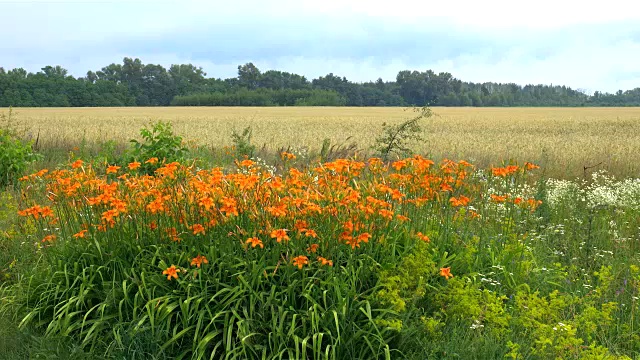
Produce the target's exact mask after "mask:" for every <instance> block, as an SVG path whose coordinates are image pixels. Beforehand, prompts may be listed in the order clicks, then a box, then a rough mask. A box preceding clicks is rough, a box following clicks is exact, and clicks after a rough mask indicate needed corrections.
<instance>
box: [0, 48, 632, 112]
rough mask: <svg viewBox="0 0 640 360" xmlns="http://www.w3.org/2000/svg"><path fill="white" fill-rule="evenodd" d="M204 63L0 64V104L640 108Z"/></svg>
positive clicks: (533, 89)
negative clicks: (213, 74)
mask: <svg viewBox="0 0 640 360" xmlns="http://www.w3.org/2000/svg"><path fill="white" fill-rule="evenodd" d="M206 75H207V74H206V73H205V72H204V71H203V70H202V68H199V67H196V66H194V65H192V64H173V65H171V66H170V68H169V69H166V68H164V67H163V66H161V65H156V64H144V63H143V62H142V60H140V59H132V58H128V57H125V58H124V59H122V63H120V64H116V63H112V64H109V65H107V66H105V67H103V68H102V69H100V70H98V71H88V72H87V74H86V76H84V77H79V78H75V77H73V76H70V75H69V74H68V72H67V70H66V69H64V68H62V67H60V66H45V67H43V68H42V69H41V71H38V72H36V73H29V72H27V71H26V70H25V69H22V68H16V69H10V70H8V71H5V70H4V69H2V68H0V94H2V96H1V97H0V107H7V106H20V107H27V106H37V107H40V106H42V107H46V106H58V107H62V106H83V107H85V106H167V105H170V104H171V105H176V106H294V105H300V106H343V105H346V106H406V105H412V106H425V105H429V106H639V105H640V102H639V100H638V99H639V95H640V88H635V89H633V90H627V91H622V90H620V91H618V92H616V93H613V94H611V93H602V92H599V91H596V92H595V93H594V94H593V95H588V94H585V93H583V92H581V91H579V90H574V89H571V88H569V87H566V86H558V85H555V86H554V85H551V86H549V85H526V86H521V85H517V84H513V83H508V84H504V83H495V82H493V83H491V82H490V83H472V82H465V81H462V80H460V79H456V78H455V77H453V75H452V74H450V73H448V72H441V73H435V72H434V71H432V70H426V71H410V70H402V71H399V72H398V74H397V76H396V78H395V79H394V81H383V80H382V79H380V78H379V79H377V80H375V81H367V82H364V83H357V82H353V81H349V80H348V79H347V78H346V77H344V76H338V75H335V74H333V73H329V74H327V75H325V76H319V77H318V78H316V79H313V80H311V81H309V80H308V79H307V78H306V77H304V76H302V75H298V74H292V73H288V72H283V71H277V70H267V71H264V72H263V71H260V69H258V68H257V67H256V66H255V65H254V64H253V63H247V64H244V65H239V66H238V75H237V76H236V77H232V78H228V79H218V78H206Z"/></svg>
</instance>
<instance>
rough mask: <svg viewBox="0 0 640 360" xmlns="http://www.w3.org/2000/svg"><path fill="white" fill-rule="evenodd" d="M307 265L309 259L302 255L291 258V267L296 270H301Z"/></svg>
mask: <svg viewBox="0 0 640 360" xmlns="http://www.w3.org/2000/svg"><path fill="white" fill-rule="evenodd" d="M308 263H309V258H308V257H306V256H304V255H300V256H296V257H294V258H293V265H294V266H297V267H298V269H302V267H303V266H304V265H306V264H308Z"/></svg>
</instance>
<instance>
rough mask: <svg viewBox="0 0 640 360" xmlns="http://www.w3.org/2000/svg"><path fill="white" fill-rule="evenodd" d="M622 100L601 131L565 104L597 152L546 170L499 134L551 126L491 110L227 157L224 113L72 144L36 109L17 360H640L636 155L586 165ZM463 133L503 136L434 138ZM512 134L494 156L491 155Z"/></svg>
mask: <svg viewBox="0 0 640 360" xmlns="http://www.w3.org/2000/svg"><path fill="white" fill-rule="evenodd" d="M608 110H610V111H612V113H613V114H617V115H613V116H612V115H608V117H606V118H603V120H602V121H601V122H600V123H598V124H588V125H589V126H587V124H586V123H587V122H588V121H587V119H588V115H586V113H584V112H583V111H587V110H581V109H562V110H553V111H558V112H561V114H558V113H555V114H551V115H549V118H552V119H556V120H553V121H556V122H558V123H559V125H558V127H554V126H552V125H551V124H552V123H553V121H551V120H549V121H551V122H549V123H547V130H546V131H547V133H548V134H555V135H554V136H560V135H559V134H560V133H561V132H562V131H566V132H567V134H566V136H567V138H574V139H579V138H581V139H589V140H585V141H591V142H593V144H594V145H593V146H590V147H585V149H584V151H585V155H584V157H580V156H579V155H577V154H579V152H578V150H576V149H574V150H573V151H574V152H573V153H571V154H566V153H562V149H564V146H568V145H566V144H564V143H559V142H556V144H557V148H555V151H556V152H554V151H553V148H550V150H548V151H550V153H547V155H545V156H546V157H540V158H537V159H526V155H531V157H533V158H535V157H536V154H538V153H537V152H535V151H538V150H539V149H538V148H537V147H536V146H535V144H532V143H531V142H529V143H526V142H525V143H523V144H521V145H520V147H517V148H515V149H514V150H513V152H510V153H509V154H511V155H505V154H503V153H500V152H499V150H498V149H500V147H501V146H504V144H502V143H499V141H497V140H495V139H498V138H500V137H502V139H507V138H512V139H517V138H518V137H520V139H527V136H533V135H531V133H527V132H518V131H514V128H515V127H517V126H520V128H519V129H523V128H529V129H533V128H537V127H538V126H541V125H539V124H538V125H536V124H535V123H534V124H530V125H527V123H526V122H521V121H519V120H515V121H514V124H515V125H513V127H508V126H506V125H505V126H504V127H503V128H502V129H499V128H498V127H494V128H487V127H483V128H481V126H480V125H479V124H482V123H483V121H488V120H483V119H485V118H483V116H488V115H487V113H483V112H482V111H480V112H478V113H477V114H476V113H474V112H475V111H478V109H473V110H471V109H469V110H466V111H467V112H468V113H467V115H466V116H467V117H468V118H470V120H468V122H466V123H465V122H461V123H457V124H454V123H452V122H454V121H453V120H451V119H454V116H455V111H462V110H456V109H452V110H450V113H449V114H448V115H447V116H450V118H449V119H450V120H448V121H447V122H444V121H443V120H442V118H444V117H445V115H440V116H441V117H438V116H432V114H431V113H425V112H422V113H421V115H419V116H417V117H415V118H414V119H418V120H419V122H417V121H415V122H411V121H404V122H402V121H403V120H404V119H407V117H411V116H413V115H411V114H407V113H406V112H399V113H398V115H397V116H398V117H397V118H394V117H389V118H388V119H387V126H386V127H382V126H381V122H380V127H375V126H370V127H368V128H365V127H364V126H354V129H355V130H354V135H353V136H354V139H356V140H358V139H362V140H361V142H360V145H358V146H352V145H350V142H348V141H346V137H345V139H338V141H337V142H335V141H328V142H327V141H324V142H322V139H323V138H325V136H326V135H325V133H323V131H328V130H326V129H320V128H318V127H317V126H316V128H317V129H318V131H319V133H318V134H317V135H316V136H315V137H314V139H315V140H316V141H318V139H320V142H316V143H306V141H307V140H305V139H306V138H305V136H310V135H308V134H309V133H308V132H306V133H305V132H304V131H302V130H299V131H300V134H301V135H300V136H299V138H296V137H295V135H294V131H293V130H291V131H292V132H291V133H290V134H292V135H288V134H289V133H287V131H289V130H286V129H287V128H286V127H283V128H278V127H275V126H274V127H269V128H268V129H266V128H264V129H263V128H258V126H257V125H256V126H251V125H252V124H254V123H251V124H247V123H246V122H241V123H239V124H238V126H237V127H235V126H234V127H230V128H229V127H227V128H225V129H226V130H225V131H226V133H225V134H223V135H224V138H225V140H224V141H225V142H224V143H223V142H222V141H221V142H220V145H218V146H217V147H216V148H214V147H213V144H214V143H212V141H215V140H214V138H206V134H207V130H206V126H205V125H206V121H205V120H204V117H203V118H202V119H201V120H197V119H196V118H195V117H194V118H193V119H192V121H193V123H188V122H187V121H186V120H185V119H182V120H176V119H174V118H172V116H171V115H170V114H172V113H171V111H172V110H166V109H163V111H168V113H167V114H168V115H167V118H168V119H169V120H170V121H171V123H169V122H157V123H155V124H151V125H146V126H145V125H144V124H143V125H142V128H141V129H140V128H139V129H138V131H139V132H138V133H136V134H129V133H126V132H124V133H123V132H120V133H117V132H116V131H113V132H108V133H111V134H112V135H113V136H114V137H117V136H121V137H122V138H117V141H116V142H114V143H108V142H106V140H105V139H92V140H89V139H88V135H87V134H88V133H85V135H84V136H85V137H84V138H81V137H76V138H74V141H77V142H72V143H70V144H66V145H65V144H64V141H66V140H64V139H63V140H56V137H55V136H53V135H52V134H48V135H46V134H45V132H44V131H43V130H42V128H41V130H40V137H39V138H38V141H39V146H40V148H38V147H36V145H35V138H33V141H32V142H31V143H29V142H27V141H26V140H25V139H29V138H30V135H29V131H31V132H32V133H33V132H34V131H35V133H36V134H37V131H36V130H34V127H33V124H34V121H36V120H34V118H33V117H32V118H29V111H32V110H20V112H21V113H22V115H23V116H24V119H30V120H25V121H27V122H29V121H31V123H30V124H29V125H30V126H27V127H26V128H29V130H25V131H16V130H11V129H4V130H3V132H1V133H0V135H2V136H3V137H2V139H3V140H2V142H1V143H0V144H2V146H3V148H2V149H3V150H4V152H3V154H8V153H9V150H11V153H12V154H13V155H12V156H11V157H5V158H3V157H1V156H0V166H4V168H3V169H5V170H4V171H5V177H4V180H3V181H4V182H3V183H2V185H3V190H2V191H1V192H0V299H1V300H0V322H2V326H0V336H1V337H2V339H3V341H2V342H0V357H1V358H7V359H40V358H42V359H505V358H506V359H634V358H637V357H638V356H640V331H639V329H640V321H639V320H638V319H637V318H638V314H636V309H638V306H639V305H640V301H639V300H640V294H639V293H640V256H639V255H638V250H640V245H639V244H640V216H639V215H640V179H639V178H638V176H637V174H635V176H634V173H633V171H634V170H633V169H637V168H636V167H635V166H636V165H634V164H633V161H632V158H631V155H630V153H629V154H628V155H626V156H628V157H622V158H624V159H625V160H624V161H628V163H623V160H621V159H622V158H616V159H617V160H616V161H617V162H616V163H615V164H617V165H615V166H614V165H613V164H614V163H613V162H610V163H606V164H604V165H602V166H601V167H602V168H591V167H589V168H587V169H584V168H585V167H587V165H586V164H585V162H584V161H586V160H589V161H591V160H597V159H598V158H597V156H598V155H597V152H596V151H595V150H594V147H595V148H597V146H604V143H602V141H604V140H602V139H607V136H611V139H613V138H614V135H613V134H614V133H615V131H614V130H613V129H614V126H613V125H611V124H614V123H616V122H619V123H622V124H627V123H628V124H631V123H633V119H634V118H633V116H636V115H634V114H635V113H633V112H632V111H633V110H630V109H627V110H620V109H608ZM33 111H36V110H33ZM64 111H72V110H64ZM73 111H82V110H73ZM87 111H88V110H87ZM91 111H94V110H91ZM101 111H106V110H101ZM127 111H129V110H127ZM148 111H152V110H148ZM153 111H158V110H153ZM189 111H196V112H197V111H202V112H205V111H206V110H205V109H192V110H189ZM228 111H231V110H228ZM234 111H249V110H248V109H239V110H234ZM265 111H266V110H265ZM269 111H272V112H273V114H276V113H278V111H281V112H285V111H299V112H301V114H304V113H305V112H307V113H306V114H307V115H309V113H310V112H312V111H321V110H317V109H313V110H312V109H305V108H302V109H295V110H289V109H272V110H269ZM341 111H347V110H341ZM349 111H351V110H349ZM354 111H355V110H354ZM368 111H370V112H371V114H373V113H374V112H376V111H391V110H386V109H385V110H377V109H376V110H375V111H374V110H371V109H365V110H364V113H367V112H368ZM396 111H397V110H396ZM423 111H424V110H423ZM487 111H488V110H487ZM492 111H494V112H495V114H500V111H501V110H496V109H492ZM505 111H506V110H505ZM509 111H514V112H515V113H517V112H521V114H525V113H526V112H531V113H536V114H539V113H540V112H541V111H549V112H551V110H540V109H534V110H531V109H517V110H513V109H512V110H509ZM571 111H575V114H578V115H575V117H574V118H572V119H571V120H568V119H565V121H564V122H562V121H561V120H558V119H562V118H563V117H565V116H567V114H569V113H570V112H571ZM588 111H591V112H593V111H596V112H599V111H605V110H604V109H597V110H596V109H589V110H588ZM564 112H566V113H564ZM116 113H117V112H114V114H116ZM329 113H330V110H329ZM435 113H436V114H438V110H437V109H436V110H435ZM95 114H97V113H94V115H95ZM192 114H193V113H192ZM625 114H626V115H625ZM104 115H105V116H107V113H106V112H105V113H104ZM41 116H43V117H44V115H41ZM52 116H54V115H52ZM64 116H68V115H64ZM64 116H62V117H60V118H59V121H58V122H57V124H58V126H62V127H64V121H63V118H64ZM96 116H97V115H96ZM114 116H118V115H114ZM124 116H128V115H124ZM192 116H193V115H192ZM202 116H204V115H202ZM278 116H283V115H278ZM354 116H355V115H354ZM371 116H373V115H371ZM502 116H504V118H501V117H500V116H498V115H496V116H495V120H494V122H495V123H499V122H500V121H504V124H506V123H507V120H506V117H507V115H506V114H503V115H502ZM625 116H626V117H625ZM616 117H619V119H617V118H616ZM275 118H277V116H276V115H274V119H275ZM614 118H616V119H615V120H614ZM95 119H97V117H96V118H94V120H92V121H93V124H102V125H101V126H106V125H104V124H105V123H99V122H98V120H95ZM274 119H272V120H271V121H276V120H274ZM366 119H368V120H366ZM372 119H373V120H372ZM380 119H381V117H372V118H366V117H365V120H358V121H361V122H359V123H358V124H366V123H367V121H371V122H372V123H376V121H380ZM501 119H502V120H501ZM5 120H6V117H5ZM17 120H23V118H22V117H20V115H18V117H17ZM210 121H211V122H214V120H210ZM255 121H257V120H255ZM265 121H268V120H265ZM594 121H595V120H594ZM335 122H336V123H337V120H336V121H335ZM595 122H596V123H597V121H595ZM23 124H24V123H23ZM187 124H188V125H187ZM196 124H198V125H196ZM434 124H435V125H434ZM437 124H440V125H437ZM473 124H477V125H475V126H477V127H475V128H474V127H473ZM518 124H519V125H518ZM568 124H573V125H568ZM294 125H295V124H294V122H292V123H290V124H289V125H288V126H291V127H292V128H295V126H294ZM445 125H446V126H449V128H448V129H454V128H455V129H458V133H457V134H458V135H460V134H462V133H464V131H469V132H473V131H476V132H479V131H481V130H482V131H483V132H484V134H486V135H487V136H490V135H489V134H493V135H491V136H494V137H493V138H490V139H489V140H487V139H483V138H482V137H481V136H479V137H477V138H475V139H476V142H475V145H473V144H468V139H466V138H464V137H462V136H459V142H456V143H455V144H457V145H452V144H454V143H453V142H450V143H449V146H450V148H451V149H460V148H461V147H464V148H465V149H469V150H465V151H476V152H475V154H477V155H476V159H475V160H477V161H473V160H474V159H471V158H470V157H461V156H459V155H460V154H462V153H465V152H464V151H460V152H456V151H453V150H452V151H451V152H450V153H447V151H445V149H446V146H447V143H446V141H449V140H446V141H443V142H438V141H436V140H437V139H438V138H437V134H438V130H436V129H438V126H445ZM79 126H80V125H78V128H79ZM187 126H193V127H192V129H199V128H200V129H202V130H201V131H199V132H198V134H201V135H202V136H201V137H200V136H197V135H192V136H188V135H187V134H183V130H184V129H186V127H187ZM227 126H228V125H227ZM336 126H337V125H336ZM345 126H346V125H345ZM562 126H565V128H564V130H558V128H560V129H562ZM572 126H573V127H572ZM36 128H37V127H36ZM371 128H376V129H377V132H376V133H375V134H374V133H371V134H369V135H368V136H365V135H363V134H364V133H363V132H366V131H372V129H371ZM568 128H572V129H573V132H571V131H568V130H566V129H568ZM50 129H54V127H51V128H50ZM122 129H125V127H124V126H123V127H121V130H122ZM243 129H244V130H243ZM465 129H466V130H465ZM474 129H475V130H474ZM537 129H538V130H537V131H541V132H543V130H542V128H541V127H540V128H537ZM596 129H600V130H599V133H600V134H601V135H602V139H600V138H597V137H595V136H592V135H590V132H591V131H593V132H594V133H595V132H597V130H596ZM52 131H54V130H52ZM58 131H62V130H58ZM122 131H124V130H122ZM193 131H196V130H193ZM265 131H271V132H270V133H266V134H265ZM334 131H336V132H335V133H334V134H333V138H336V137H338V136H347V135H348V134H349V133H348V132H346V130H344V131H340V130H334ZM357 131H360V133H358V132H357ZM450 131H452V130H450ZM60 134H61V133H60ZM275 134H280V135H279V137H278V140H277V142H274V143H270V147H265V146H262V142H263V141H264V142H267V141H268V139H269V136H277V135H275ZM303 134H304V135H303ZM426 134H430V135H428V136H431V137H429V138H428V139H427V140H426V142H425V137H426V136H427V135H426ZM223 135H219V136H223ZM216 136H218V135H216ZM288 136H291V137H288ZM359 136H361V137H362V138H360V137H359ZM442 136H443V138H445V139H451V137H453V138H455V137H456V136H455V135H452V134H449V135H444V134H443V135H442ZM447 136H451V137H447ZM638 136H640V135H639V134H637V132H633V131H626V132H624V133H619V134H618V136H617V141H618V142H615V143H614V142H612V143H610V144H608V149H609V150H610V151H613V150H614V149H618V150H616V151H622V150H619V149H624V151H631V150H632V149H635V147H638V146H640V143H638V142H637V141H635V142H634V139H636V138H637V137H638ZM58 138H59V137H58ZM327 138H328V136H327ZM77 139H85V141H87V142H86V143H85V144H83V143H82V140H77ZM129 139H131V140H133V141H131V142H129V141H128V140H129ZM296 139H298V140H299V141H297V140H296ZM93 140H96V142H95V143H93V142H91V141H93ZM103 140H104V141H103ZM286 140H288V141H289V143H288V144H287V143H286V142H285V141H286ZM343 140H345V141H343ZM409 140H414V141H413V142H410V141H409ZM47 141H50V142H47ZM56 141H59V143H56ZM100 141H103V142H100ZM280 141H282V142H280ZM452 141H453V140H452ZM492 141H493V142H495V144H494V145H495V147H494V149H496V154H495V156H493V157H489V150H486V151H487V153H486V156H487V157H486V158H485V157H482V156H480V155H478V154H481V152H478V151H480V150H478V149H475V150H474V147H481V146H487V148H486V149H489V148H488V147H489V146H491V144H492ZM510 141H511V140H510ZM513 141H515V140H513ZM540 141H541V143H544V141H545V140H542V139H541V140H540ZM612 141H613V140H612ZM436 143H437V145H436ZM88 144H93V145H91V146H89V145H88ZM105 144H107V145H105ZM109 144H110V145H109ZM362 144H367V147H364V146H363V145H362ZM548 144H551V143H548ZM596 144H599V145H596ZM370 145H374V146H373V147H371V146H370ZM456 146H458V148H456ZM359 149H366V150H362V151H358V150H359ZM425 149H429V150H425ZM430 149H438V150H433V151H432V150H430ZM527 149H529V150H527ZM536 149H538V150H536ZM621 153H622V152H621ZM61 154H64V156H63V155H61ZM466 154H468V153H466ZM515 154H517V155H515ZM483 156H484V155H483ZM542 159H546V160H545V161H547V162H546V163H543V161H542ZM549 159H565V160H564V161H566V165H564V170H566V172H563V167H562V166H560V165H558V164H552V163H550V162H549V161H550V160H549ZM18 160H19V161H18ZM478 162H479V163H478ZM45 165H46V166H45ZM591 165H595V164H591ZM591 165H589V166H591ZM607 166H609V168H607ZM607 170H608V171H607ZM574 172H575V173H574ZM8 174H11V176H9V175H8ZM562 175H564V176H562Z"/></svg>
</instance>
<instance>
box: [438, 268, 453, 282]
mask: <svg viewBox="0 0 640 360" xmlns="http://www.w3.org/2000/svg"><path fill="white" fill-rule="evenodd" d="M440 276H442V277H445V278H446V279H447V280H449V278H450V277H453V275H452V274H451V268H450V267H446V268H440Z"/></svg>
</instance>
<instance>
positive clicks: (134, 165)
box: [127, 161, 141, 170]
mask: <svg viewBox="0 0 640 360" xmlns="http://www.w3.org/2000/svg"><path fill="white" fill-rule="evenodd" d="M140 165H141V164H140V163H139V162H137V161H133V162H130V163H129V165H127V166H128V167H129V170H135V169H137V168H139V167H140Z"/></svg>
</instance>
